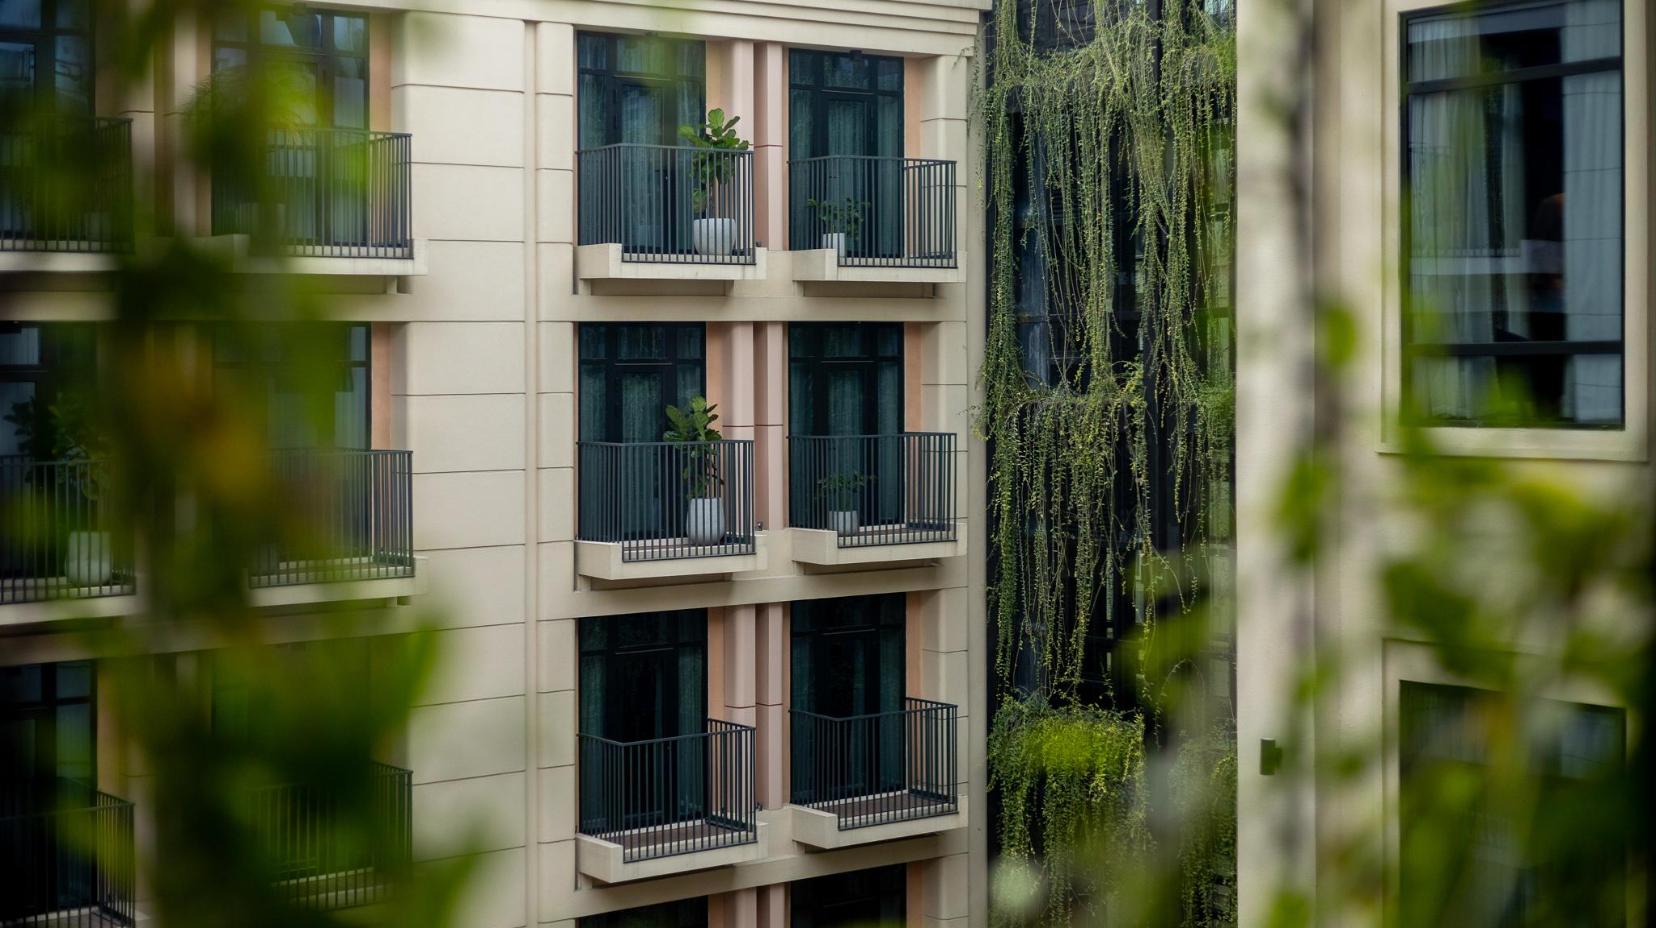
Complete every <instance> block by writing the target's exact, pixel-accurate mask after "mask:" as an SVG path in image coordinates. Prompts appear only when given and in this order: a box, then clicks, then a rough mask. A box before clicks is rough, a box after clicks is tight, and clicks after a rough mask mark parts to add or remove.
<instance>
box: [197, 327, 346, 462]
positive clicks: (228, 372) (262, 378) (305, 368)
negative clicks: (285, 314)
mask: <svg viewBox="0 0 1656 928" xmlns="http://www.w3.org/2000/svg"><path fill="white" fill-rule="evenodd" d="M259 336H260V337H259V338H258V339H257V340H256V341H253V342H250V343H238V342H234V341H231V340H229V339H228V338H225V337H223V336H222V335H221V337H220V338H219V339H218V340H217V343H216V347H215V358H214V360H215V362H216V364H217V367H218V373H219V375H220V376H222V377H225V378H227V379H228V380H229V382H230V383H231V384H233V385H235V386H237V387H238V388H241V389H245V390H246V391H247V392H248V399H249V400H250V401H251V407H250V408H249V409H247V410H246V411H247V412H248V413H249V414H250V415H255V416H258V417H260V418H262V419H264V421H265V426H266V430H267V434H268V436H269V442H270V445H271V447H273V448H367V447H369V443H370V436H371V432H370V430H369V407H370V404H371V402H372V400H371V397H370V394H369V352H368V341H369V331H368V326H367V325H366V324H363V323H350V324H317V325H289V326H279V325H273V326H268V327H266V328H265V329H264V330H263V331H261V332H260V333H259Z"/></svg>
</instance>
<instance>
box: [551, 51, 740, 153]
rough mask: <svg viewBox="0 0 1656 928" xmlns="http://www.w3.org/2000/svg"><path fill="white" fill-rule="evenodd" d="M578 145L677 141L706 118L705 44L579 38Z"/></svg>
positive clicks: (656, 143)
mask: <svg viewBox="0 0 1656 928" xmlns="http://www.w3.org/2000/svg"><path fill="white" fill-rule="evenodd" d="M576 45H577V55H578V62H579V66H578V80H579V82H580V83H579V88H578V90H577V99H578V101H579V110H580V113H579V134H580V146H579V147H581V148H583V149H586V148H598V147H601V146H604V145H617V144H620V143H623V142H632V143H637V144H644V145H677V144H678V143H679V141H678V129H679V126H683V125H689V126H697V125H700V124H701V122H702V119H703V116H704V113H703V109H702V108H703V106H704V105H705V103H704V97H705V80H706V78H705V69H706V55H707V52H706V46H705V45H703V44H702V43H701V42H696V41H688V40H678V39H663V38H659V37H656V36H646V35H608V34H604V33H597V32H583V33H581V34H580V35H579V36H577V37H576Z"/></svg>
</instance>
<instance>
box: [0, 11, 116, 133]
mask: <svg viewBox="0 0 1656 928" xmlns="http://www.w3.org/2000/svg"><path fill="white" fill-rule="evenodd" d="M37 2H38V3H39V8H40V25H39V26H36V27H34V28H32V29H31V28H25V27H20V26H0V42H7V43H15V44H18V45H23V44H29V45H33V46H34V49H35V51H34V55H35V61H34V74H33V85H34V86H33V89H32V91H31V94H32V96H33V99H34V102H36V103H37V104H39V105H41V106H42V107H44V108H45V109H47V110H48V111H49V112H53V113H63V114H64V115H70V113H69V112H68V111H67V110H64V109H63V108H62V107H61V106H60V102H59V101H61V100H62V99H63V95H62V94H60V93H58V90H57V81H56V79H55V77H56V74H57V67H56V65H57V60H58V57H57V40H58V39H60V38H64V37H74V36H79V37H80V38H81V39H82V40H83V41H84V42H85V43H86V83H85V88H86V110H85V111H84V112H78V113H73V115H77V116H83V117H87V118H90V117H93V116H96V115H97V112H98V75H97V60H98V59H97V48H96V45H95V44H94V43H95V40H96V33H97V28H96V26H97V23H96V20H95V16H96V10H95V9H94V8H93V4H92V3H91V2H90V0H37ZM75 2H80V3H81V4H82V5H83V9H84V12H85V14H86V24H85V25H84V26H80V27H73V26H59V25H57V9H58V6H59V4H72V3H75Z"/></svg>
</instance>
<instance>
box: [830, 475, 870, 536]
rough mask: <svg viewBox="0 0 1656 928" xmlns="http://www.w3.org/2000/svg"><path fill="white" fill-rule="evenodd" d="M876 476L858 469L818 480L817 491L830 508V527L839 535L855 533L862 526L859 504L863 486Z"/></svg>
mask: <svg viewBox="0 0 1656 928" xmlns="http://www.w3.org/2000/svg"><path fill="white" fill-rule="evenodd" d="M873 480H874V478H873V477H871V476H869V475H868V474H864V473H860V472H858V471H841V472H839V473H833V474H829V475H828V476H826V477H824V478H822V479H821V480H818V481H817V493H818V494H819V495H820V497H821V499H822V501H823V503H824V505H826V506H827V508H828V527H829V528H830V529H833V530H834V532H835V533H836V534H839V535H855V534H857V530H858V529H860V528H861V527H862V526H861V524H860V523H859V520H858V515H857V513H858V511H859V509H860V508H861V507H859V506H858V503H859V501H860V500H861V498H862V491H863V488H864V487H866V486H868V484H869V483H871V482H873Z"/></svg>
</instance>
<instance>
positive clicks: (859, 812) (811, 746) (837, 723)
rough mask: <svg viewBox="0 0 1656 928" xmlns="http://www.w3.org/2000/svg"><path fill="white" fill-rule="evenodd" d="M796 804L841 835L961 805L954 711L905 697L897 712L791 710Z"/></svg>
mask: <svg viewBox="0 0 1656 928" xmlns="http://www.w3.org/2000/svg"><path fill="white" fill-rule="evenodd" d="M789 722H790V725H789V728H790V732H791V743H792V792H791V795H790V797H789V798H790V801H791V802H793V803H794V804H795V805H801V806H805V807H807V808H813V809H818V810H820V811H825V812H830V813H832V814H834V815H835V817H836V818H837V820H838V826H839V828H840V829H841V830H849V829H854V828H864V827H868V826H871V825H883V824H889V823H891V822H902V821H912V820H915V819H921V818H930V817H932V816H937V815H946V814H949V813H951V812H954V811H955V810H956V809H958V808H959V784H958V780H959V769H958V765H959V755H958V749H959V742H958V738H959V707H957V706H955V705H953V704H950V703H943V702H937V701H934V700H928V699H919V698H917V697H913V696H909V697H905V698H904V699H903V707H902V708H901V709H890V710H885V711H881V712H871V713H863V714H858V715H850V716H832V715H825V714H821V713H815V712H808V711H805V710H802V709H790V710H789Z"/></svg>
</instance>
